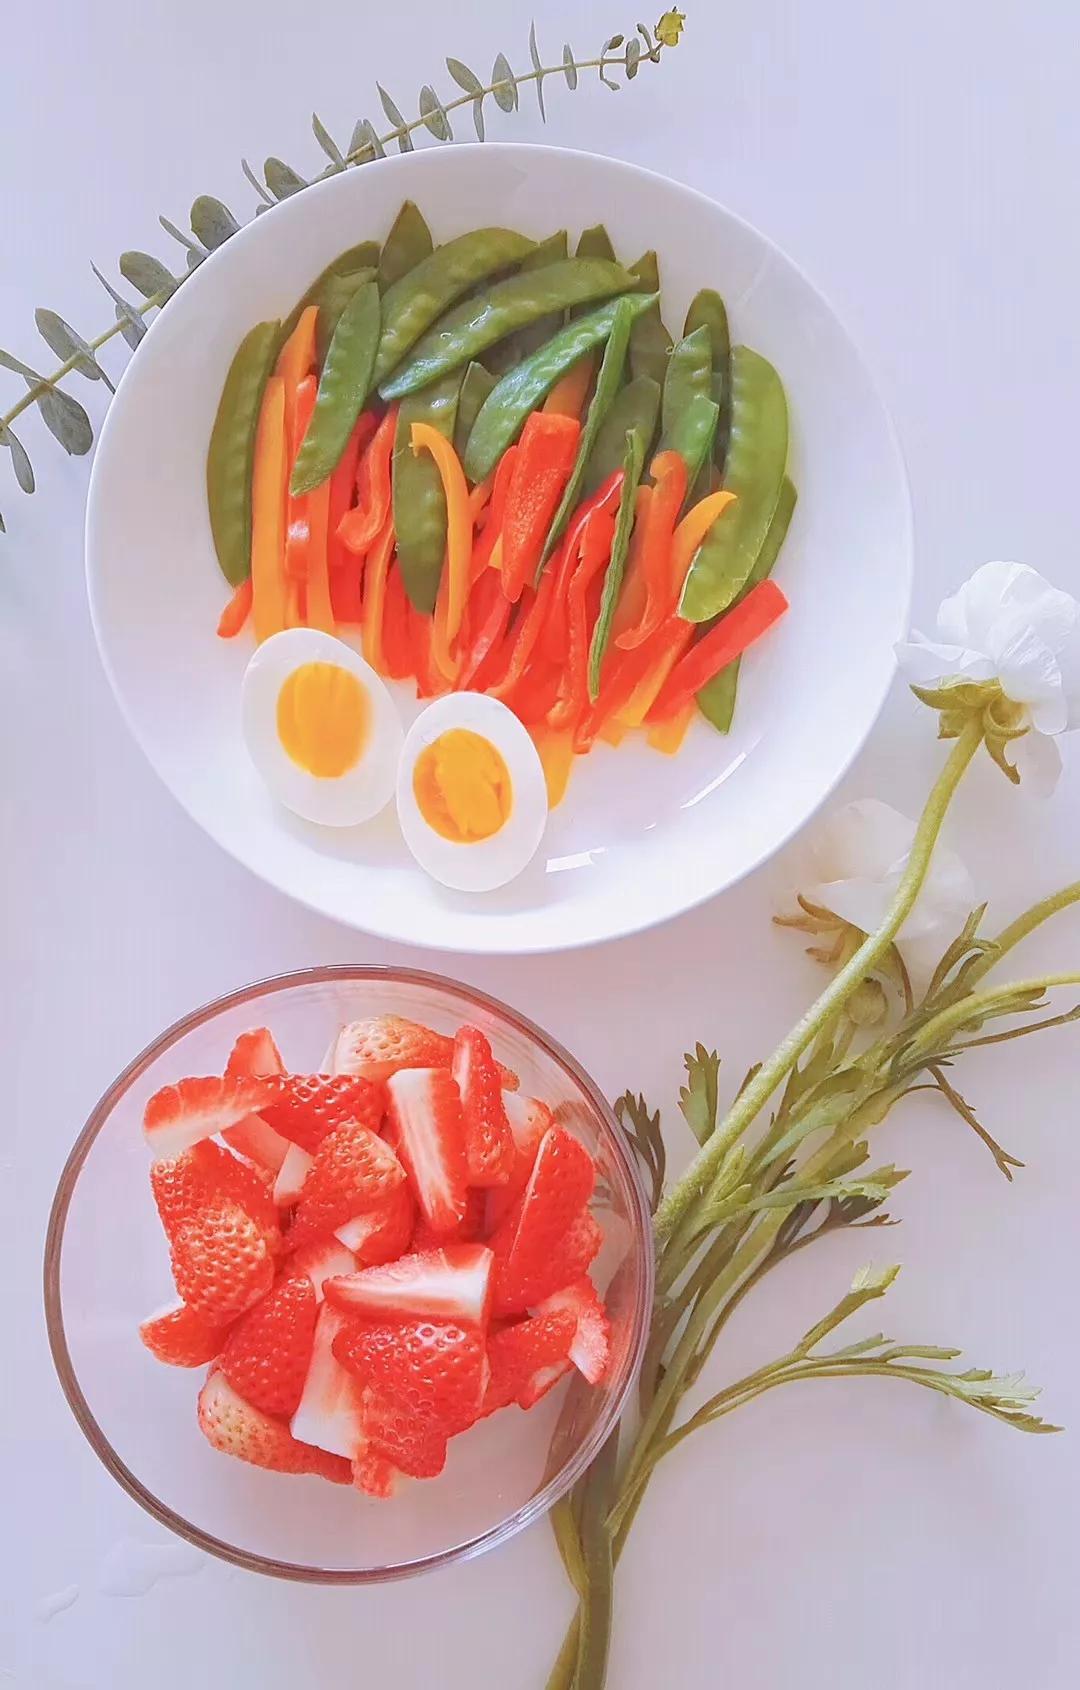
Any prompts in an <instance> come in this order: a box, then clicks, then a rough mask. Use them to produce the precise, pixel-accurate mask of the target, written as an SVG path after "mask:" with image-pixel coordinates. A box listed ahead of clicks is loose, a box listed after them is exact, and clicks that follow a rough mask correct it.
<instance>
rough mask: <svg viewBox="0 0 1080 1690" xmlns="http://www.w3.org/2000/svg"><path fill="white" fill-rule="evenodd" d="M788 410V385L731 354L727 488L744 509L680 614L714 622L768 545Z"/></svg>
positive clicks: (710, 544)
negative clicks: (765, 545)
mask: <svg viewBox="0 0 1080 1690" xmlns="http://www.w3.org/2000/svg"><path fill="white" fill-rule="evenodd" d="M787 449H788V409H787V399H786V398H785V396H784V388H783V384H782V383H781V380H780V377H779V376H778V375H777V373H776V371H775V370H774V369H773V367H772V365H771V364H770V363H769V362H768V360H767V359H765V358H762V357H761V355H760V354H759V353H757V352H751V351H750V349H749V347H746V346H736V347H735V349H734V351H733V352H732V354H731V441H730V444H729V446H728V456H727V467H726V469H725V472H724V486H725V487H727V488H730V490H731V492H733V493H734V494H735V495H736V503H735V504H734V505H732V507H731V509H730V511H728V512H727V513H725V515H724V518H723V520H722V521H721V522H718V523H716V524H715V526H714V527H713V528H711V529H710V531H709V533H708V534H707V535H706V536H705V539H704V540H703V541H702V543H701V546H700V547H699V549H698V552H697V554H696V556H695V558H694V560H693V562H692V563H691V565H690V571H689V574H688V575H687V577H686V584H685V586H684V587H683V593H682V601H681V603H680V605H679V611H680V614H681V615H683V616H685V617H686V619H687V620H688V621H690V622H708V621H709V620H710V618H711V617H713V616H718V615H719V614H720V612H721V611H722V610H726V609H727V607H728V605H729V604H731V603H732V601H733V600H734V599H735V598H736V597H737V596H738V594H739V593H740V592H741V591H742V589H743V588H744V587H745V585H746V583H747V580H748V579H749V576H750V572H751V570H752V569H753V567H754V560H755V559H756V558H757V556H758V553H759V552H760V551H761V548H762V546H763V544H764V542H765V536H766V534H767V533H768V530H769V523H770V521H771V520H772V514H773V511H774V510H775V509H776V501H777V499H778V498H779V496H780V487H781V484H782V482H783V479H784V470H785V468H786V465H787Z"/></svg>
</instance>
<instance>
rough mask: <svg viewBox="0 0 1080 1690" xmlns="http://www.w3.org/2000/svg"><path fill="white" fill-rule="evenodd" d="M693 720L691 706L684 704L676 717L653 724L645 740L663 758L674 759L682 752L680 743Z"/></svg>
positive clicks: (692, 708) (669, 717) (692, 707)
mask: <svg viewBox="0 0 1080 1690" xmlns="http://www.w3.org/2000/svg"><path fill="white" fill-rule="evenodd" d="M693 719H694V706H693V704H684V705H683V707H682V709H681V710H680V711H679V712H678V713H677V714H676V715H674V716H668V717H666V718H665V720H664V721H662V722H653V723H652V725H651V726H650V728H649V730H648V732H647V734H646V735H645V738H646V739H647V740H648V742H649V744H650V745H651V746H652V748H653V750H654V751H662V752H663V753H664V755H665V757H674V756H675V755H676V753H677V752H679V751H681V750H682V742H683V740H684V739H685V738H686V733H687V729H688V728H689V726H690V723H691V722H692V721H693Z"/></svg>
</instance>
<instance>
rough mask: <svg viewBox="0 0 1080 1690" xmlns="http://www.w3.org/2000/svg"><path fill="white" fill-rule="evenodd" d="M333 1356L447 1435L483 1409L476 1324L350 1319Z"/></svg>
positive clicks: (480, 1342) (480, 1343) (364, 1381)
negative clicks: (434, 1423)
mask: <svg viewBox="0 0 1080 1690" xmlns="http://www.w3.org/2000/svg"><path fill="white" fill-rule="evenodd" d="M334 1354H335V1356H336V1357H337V1359H338V1361H340V1362H341V1364H342V1366H343V1367H345V1368H347V1369H348V1371H349V1372H350V1373H351V1374H352V1375H353V1376H354V1377H355V1378H356V1379H357V1380H358V1381H359V1382H360V1383H361V1384H363V1385H370V1386H371V1387H373V1389H375V1390H376V1391H378V1392H379V1394H380V1395H381V1396H385V1397H387V1398H390V1399H391V1400H392V1401H393V1402H394V1404H395V1405H397V1406H399V1407H401V1408H403V1409H405V1410H406V1411H407V1412H408V1413H410V1414H414V1415H418V1416H421V1417H424V1418H427V1419H429V1420H433V1421H437V1422H438V1424H439V1425H440V1426H441V1428H442V1429H443V1431H444V1432H445V1433H447V1434H450V1433H453V1432H461V1431H464V1430H465V1428H466V1427H467V1426H471V1425H472V1424H473V1422H474V1421H475V1420H476V1418H477V1416H478V1415H479V1413H480V1404H481V1401H482V1398H483V1390H484V1362H485V1359H486V1357H485V1351H484V1340H483V1337H482V1335H481V1333H480V1332H479V1331H478V1330H477V1328H476V1327H473V1326H462V1325H460V1324H459V1323H458V1322H457V1321H434V1320H402V1321H397V1320H353V1319H346V1320H345V1323H344V1325H343V1326H342V1327H341V1330H340V1331H339V1333H338V1335H337V1337H336V1338H335V1340H334ZM385 1453H388V1452H385ZM390 1459H391V1460H395V1457H394V1456H393V1455H391V1456H390ZM397 1465H399V1466H400V1465H401V1463H400V1462H398V1463H397Z"/></svg>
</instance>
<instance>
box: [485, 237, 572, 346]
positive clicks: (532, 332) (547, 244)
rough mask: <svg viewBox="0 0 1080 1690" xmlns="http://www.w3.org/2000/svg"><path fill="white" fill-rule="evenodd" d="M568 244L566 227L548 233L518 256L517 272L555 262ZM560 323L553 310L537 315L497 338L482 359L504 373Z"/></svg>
mask: <svg viewBox="0 0 1080 1690" xmlns="http://www.w3.org/2000/svg"><path fill="white" fill-rule="evenodd" d="M569 251H570V248H569V245H568V243H567V239H566V230H565V229H558V230H557V231H556V232H555V234H553V235H548V237H547V239H546V240H542V241H539V242H538V243H537V245H536V246H534V247H533V249H532V251H531V252H530V253H527V254H526V256H525V257H524V258H523V259H522V261H521V264H520V266H519V269H520V270H521V271H523V272H524V271H528V270H542V269H543V268H544V267H545V265H547V264H555V263H557V262H558V260H559V259H560V258H566V257H567V256H568V255H569ZM562 325H563V313H562V312H561V311H556V312H554V313H553V314H552V315H551V316H550V317H539V318H537V320H536V322H535V323H529V324H528V325H527V326H526V327H525V328H523V329H517V330H515V332H514V333H513V334H508V335H507V336H506V339H505V340H500V341H499V343H498V345H497V346H493V347H492V348H491V351H490V352H489V353H487V354H486V355H485V358H484V362H485V363H486V364H487V366H488V368H489V369H490V370H492V371H493V372H494V374H495V375H497V376H501V375H505V374H506V371H507V370H512V369H513V368H514V366H515V364H520V363H522V362H523V361H524V360H525V359H526V358H529V357H531V356H532V354H533V353H534V352H535V351H536V350H537V348H538V347H540V346H543V344H544V342H545V341H546V340H550V339H551V337H552V335H553V334H555V332H556V330H558V329H561V328H562Z"/></svg>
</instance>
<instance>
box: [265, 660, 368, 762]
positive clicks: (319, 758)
mask: <svg viewBox="0 0 1080 1690" xmlns="http://www.w3.org/2000/svg"><path fill="white" fill-rule="evenodd" d="M277 731H278V738H279V740H280V741H281V744H282V748H283V749H284V751H285V752H286V754H287V755H288V756H289V757H290V758H291V759H292V761H293V762H294V763H295V764H297V766H298V767H299V768H301V769H303V770H305V772H306V773H307V774H309V775H315V776H317V777H318V778H319V779H320V780H338V779H339V778H340V777H341V776H342V775H344V774H348V772H349V770H350V769H352V768H355V766H356V764H357V763H358V762H359V761H360V759H361V757H362V756H363V754H364V751H365V750H366V748H367V743H368V739H369V737H370V731H371V699H370V698H369V696H368V692H367V688H366V687H364V686H363V685H362V684H361V682H360V681H358V680H357V678H356V676H355V675H354V674H352V673H351V672H350V671H349V670H348V669H342V668H341V667H340V665H339V664H337V663H303V664H301V665H300V667H299V668H298V669H294V670H293V672H292V674H291V675H290V676H289V678H288V680H287V681H286V682H285V685H284V686H283V687H282V689H281V691H280V692H279V693H278V701H277Z"/></svg>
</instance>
